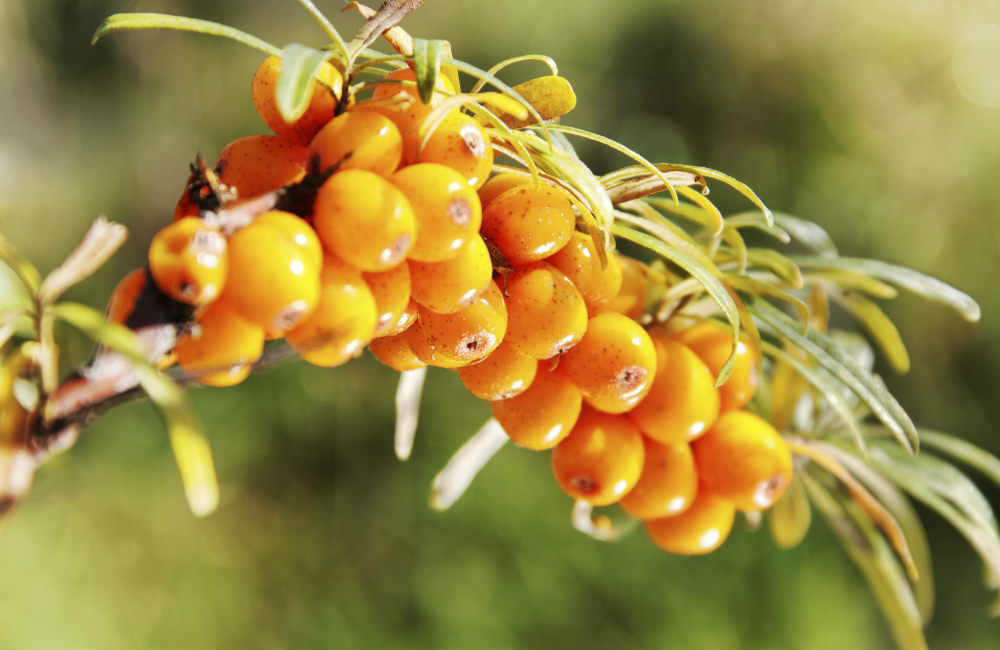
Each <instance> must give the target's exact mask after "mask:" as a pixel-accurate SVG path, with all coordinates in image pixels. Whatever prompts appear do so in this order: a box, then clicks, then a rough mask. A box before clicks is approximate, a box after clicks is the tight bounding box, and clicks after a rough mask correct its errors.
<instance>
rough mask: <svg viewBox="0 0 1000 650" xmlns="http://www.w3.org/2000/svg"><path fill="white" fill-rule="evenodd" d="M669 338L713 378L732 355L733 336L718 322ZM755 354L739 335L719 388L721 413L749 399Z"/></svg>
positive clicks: (754, 387) (754, 378)
mask: <svg viewBox="0 0 1000 650" xmlns="http://www.w3.org/2000/svg"><path fill="white" fill-rule="evenodd" d="M671 338H673V339H676V340H678V341H680V342H681V343H683V344H684V345H686V346H688V347H689V348H691V351H692V352H694V353H695V354H697V355H698V358H699V359H701V360H702V361H703V362H704V363H705V365H706V366H708V369H709V370H710V371H711V372H712V374H713V375H716V376H718V374H719V371H721V370H722V366H724V365H725V364H726V360H727V359H728V358H729V354H730V352H731V351H732V345H733V335H732V333H731V332H730V331H729V328H728V327H726V326H725V325H723V324H722V323H719V322H718V321H714V320H708V321H703V322H701V323H699V324H697V325H695V326H693V327H688V328H686V329H683V330H680V331H679V332H675V333H674V334H672V335H671ZM757 356H758V355H757V351H756V350H755V349H754V348H753V346H752V344H751V343H750V339H749V337H748V336H747V335H746V334H740V337H739V339H738V341H737V343H736V357H735V359H734V360H733V371H732V373H731V374H730V375H729V379H727V380H726V383H724V384H723V385H722V386H719V399H720V401H721V407H722V410H723V411H730V410H733V409H738V408H742V407H743V406H746V404H747V403H749V402H750V400H751V399H753V394H754V391H756V390H757Z"/></svg>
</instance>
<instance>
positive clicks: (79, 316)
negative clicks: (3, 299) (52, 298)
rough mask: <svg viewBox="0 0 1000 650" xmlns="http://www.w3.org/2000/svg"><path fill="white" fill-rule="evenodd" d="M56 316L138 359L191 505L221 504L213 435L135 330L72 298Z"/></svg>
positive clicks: (202, 508) (202, 510) (206, 508)
mask: <svg viewBox="0 0 1000 650" xmlns="http://www.w3.org/2000/svg"><path fill="white" fill-rule="evenodd" d="M52 311H53V313H54V314H55V316H56V317H57V318H59V319H61V320H64V321H66V322H67V323H69V324H70V325H72V326H74V327H76V328H77V329H79V330H80V331H81V332H83V333H84V334H86V335H87V336H89V337H90V338H92V339H93V340H94V341H96V342H97V343H100V344H101V345H104V346H107V347H108V348H111V349H112V350H115V351H116V352H119V353H121V354H123V355H124V356H125V357H127V358H128V360H129V361H130V362H131V363H132V367H133V369H134V370H135V373H136V376H137V377H138V379H139V383H140V385H141V386H142V388H143V390H144V391H145V392H146V394H147V395H149V399H150V400H151V401H152V402H153V404H154V405H155V406H156V407H157V411H158V412H159V414H160V417H161V418H162V419H163V423H164V426H165V427H166V429H167V434H168V435H169V436H170V444H171V447H172V448H173V450H174V457H175V458H176V460H177V467H178V469H179V470H180V473H181V482H182V483H183V485H184V492H185V494H186V496H187V500H188V505H189V506H190V508H191V512H192V513H194V515H195V516H198V517H202V516H204V515H207V514H209V513H211V512H212V511H213V510H215V508H216V506H217V505H218V503H219V485H218V482H217V480H216V477H215V466H214V464H213V462H212V452H211V449H210V448H209V445H208V441H207V440H206V439H205V437H204V435H203V434H202V432H201V425H200V424H199V422H198V419H197V418H196V417H195V416H194V413H193V412H192V411H191V409H190V408H189V407H188V405H187V403H186V402H185V400H184V394H183V392H182V391H181V389H180V388H179V387H178V386H177V384H175V383H174V382H172V381H171V380H170V379H169V378H167V377H166V376H165V375H164V374H163V373H162V372H160V371H159V370H157V369H156V367H155V366H153V365H152V364H151V363H150V362H149V361H148V360H147V359H146V357H145V353H144V352H143V350H142V348H141V347H140V346H139V343H138V340H137V339H136V336H135V334H134V333H133V332H132V331H131V330H129V329H128V328H126V327H123V326H122V325H118V324H117V323H109V322H108V321H107V319H105V317H104V314H102V313H101V312H99V311H97V310H96V309H93V308H91V307H88V306H86V305H81V304H77V303H71V302H62V303H59V304H57V305H54V306H53V307H52Z"/></svg>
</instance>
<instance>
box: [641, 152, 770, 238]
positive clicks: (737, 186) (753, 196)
mask: <svg viewBox="0 0 1000 650" xmlns="http://www.w3.org/2000/svg"><path fill="white" fill-rule="evenodd" d="M656 168H657V169H659V170H660V171H685V172H690V173H692V174H698V175H699V176H704V177H705V178H713V179H715V180H717V181H722V182H723V183H725V184H726V185H728V186H729V187H731V188H733V189H734V190H736V191H737V192H739V193H740V194H742V195H743V196H744V197H746V198H747V199H749V200H750V202H751V203H753V204H754V205H756V206H757V207H758V208H760V211H761V213H762V214H763V215H764V220H765V221H766V222H767V225H768V226H770V225H771V224H773V223H774V215H773V213H772V212H771V209H770V208H768V207H767V206H766V205H764V202H763V201H761V200H760V197H759V196H757V193H756V192H754V191H753V190H752V189H750V187H749V186H748V185H747V184H746V183H743V182H742V181H738V180H736V179H735V178H733V177H732V176H730V175H729V174H723V173H722V172H720V171H716V170H714V169H711V168H709V167H699V166H697V165H677V164H672V163H664V164H657V165H656Z"/></svg>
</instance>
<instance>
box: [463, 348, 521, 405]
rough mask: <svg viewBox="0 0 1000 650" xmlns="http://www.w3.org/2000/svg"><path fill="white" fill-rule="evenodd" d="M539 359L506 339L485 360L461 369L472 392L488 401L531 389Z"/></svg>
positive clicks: (464, 382) (467, 386)
mask: <svg viewBox="0 0 1000 650" xmlns="http://www.w3.org/2000/svg"><path fill="white" fill-rule="evenodd" d="M537 369H538V362H537V361H535V360H534V359H532V358H531V357H529V356H525V355H523V354H521V353H520V352H518V351H517V350H516V349H515V348H514V346H512V345H511V344H510V343H508V342H506V341H504V342H502V343H501V344H500V345H499V347H497V349H496V350H494V351H493V352H491V353H490V355H489V356H488V357H486V358H485V359H483V360H482V361H480V362H478V363H475V364H472V365H470V366H464V367H462V368H459V369H458V376H459V377H460V378H461V379H462V383H463V384H465V387H466V388H468V389H469V392H470V393H472V394H473V395H475V396H476V397H478V398H479V399H484V400H488V401H493V400H498V399H509V398H511V397H514V396H515V395H520V394H521V393H523V392H524V391H526V390H527V389H528V387H529V386H530V385H531V382H532V381H533V380H534V379H535V372H536V371H537Z"/></svg>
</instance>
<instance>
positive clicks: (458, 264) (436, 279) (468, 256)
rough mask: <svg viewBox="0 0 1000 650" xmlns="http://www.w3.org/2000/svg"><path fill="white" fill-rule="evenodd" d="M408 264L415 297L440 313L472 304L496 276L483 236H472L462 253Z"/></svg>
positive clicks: (463, 246) (422, 303)
mask: <svg viewBox="0 0 1000 650" xmlns="http://www.w3.org/2000/svg"><path fill="white" fill-rule="evenodd" d="M408 264H409V267H410V283H411V290H412V293H413V299H414V300H416V301H417V302H418V303H420V304H421V305H422V306H424V307H425V308H427V309H429V310H430V311H433V312H437V313H439V314H448V313H451V312H454V311H458V310H459V309H462V308H463V307H465V306H466V305H469V304H471V303H472V301H473V300H475V299H476V296H478V295H479V294H480V293H482V292H483V290H484V289H486V286H487V285H488V284H489V283H490V281H491V280H492V279H493V263H492V262H491V260H490V251H489V249H487V248H486V244H485V243H484V242H483V238H482V237H476V236H473V237H470V238H469V240H468V241H467V242H465V243H464V244H463V245H462V247H461V248H460V249H459V251H458V255H456V256H455V257H453V258H451V259H448V260H445V261H443V262H417V261H414V260H411V261H410V262H409V263H408Z"/></svg>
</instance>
